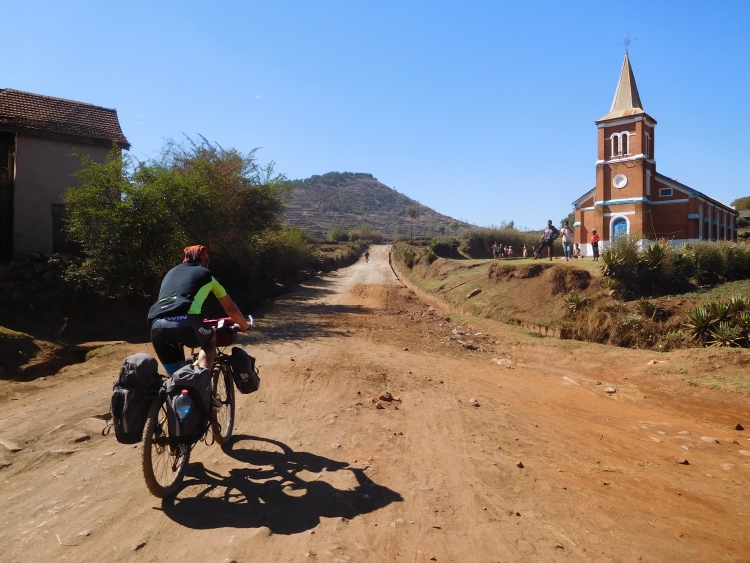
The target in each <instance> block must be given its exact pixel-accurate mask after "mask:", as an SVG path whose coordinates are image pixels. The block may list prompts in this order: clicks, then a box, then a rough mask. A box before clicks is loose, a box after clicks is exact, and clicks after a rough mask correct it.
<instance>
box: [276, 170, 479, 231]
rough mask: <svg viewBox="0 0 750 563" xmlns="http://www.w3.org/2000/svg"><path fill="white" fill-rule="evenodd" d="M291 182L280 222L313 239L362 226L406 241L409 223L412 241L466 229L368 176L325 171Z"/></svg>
mask: <svg viewBox="0 0 750 563" xmlns="http://www.w3.org/2000/svg"><path fill="white" fill-rule="evenodd" d="M293 183H294V184H296V187H295V188H294V189H292V190H291V191H290V192H289V193H288V194H287V202H286V208H285V209H284V212H283V214H282V216H281V219H282V221H283V222H284V223H287V224H290V225H295V226H297V227H300V228H301V229H303V230H304V231H305V232H307V233H308V234H310V235H313V236H315V237H318V238H325V236H326V233H328V231H330V230H331V229H332V228H339V229H341V230H343V231H349V230H351V229H355V228H358V227H360V226H362V225H367V226H368V227H370V228H372V229H374V230H376V231H379V232H381V233H383V235H385V236H386V237H389V238H392V237H395V236H396V235H399V234H401V235H404V236H407V237H408V236H409V235H410V227H411V226H412V223H413V230H414V236H415V237H432V236H435V235H438V234H449V233H455V232H459V231H461V230H464V229H466V228H469V227H471V225H470V224H469V223H465V222H461V221H456V220H455V219H453V218H452V217H448V216H447V215H443V214H441V213H438V212H437V211H435V210H434V209H431V208H429V207H427V206H426V205H422V204H421V203H419V202H418V201H416V200H414V199H411V198H410V197H407V196H405V195H403V194H401V193H399V192H397V191H396V190H394V189H393V188H389V187H388V186H386V185H385V184H382V183H380V182H378V180H377V178H375V177H374V176H373V175H372V174H362V173H353V172H329V173H327V174H323V175H322V176H318V175H315V176H311V177H310V178H307V179H305V180H297V181H295V182H293ZM409 207H414V208H416V216H415V217H414V218H413V220H412V219H411V218H410V217H409V216H408V214H407V210H408V208H409Z"/></svg>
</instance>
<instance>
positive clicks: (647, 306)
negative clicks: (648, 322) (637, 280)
mask: <svg viewBox="0 0 750 563" xmlns="http://www.w3.org/2000/svg"><path fill="white" fill-rule="evenodd" d="M634 308H635V310H636V312H638V314H640V315H643V316H644V317H648V318H649V319H652V318H654V315H656V311H657V307H656V305H654V304H653V303H652V302H651V301H649V300H648V299H639V300H638V301H636V302H635V305H634Z"/></svg>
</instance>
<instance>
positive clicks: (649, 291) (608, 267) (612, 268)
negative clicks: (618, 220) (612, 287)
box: [601, 237, 750, 295]
mask: <svg viewBox="0 0 750 563" xmlns="http://www.w3.org/2000/svg"><path fill="white" fill-rule="evenodd" d="M601 259H602V273H603V275H604V276H605V279H608V280H613V281H614V283H615V284H616V285H617V286H618V287H620V288H622V289H624V290H626V291H628V292H631V293H633V294H635V295H663V294H665V293H669V292H672V291H676V290H686V289H688V288H689V287H690V286H691V284H692V282H693V281H695V283H698V284H700V285H706V284H714V283H717V282H720V281H729V280H737V279H746V278H750V247H748V246H747V245H742V244H737V243H734V242H728V241H725V242H720V243H715V242H698V243H690V244H685V245H683V246H681V247H679V248H674V247H672V246H671V245H664V246H661V245H659V244H657V243H651V244H649V245H648V246H647V247H645V248H644V249H642V250H639V249H638V246H637V240H636V238H635V237H621V238H620V239H618V240H617V241H616V242H614V243H613V244H611V245H610V246H608V247H607V248H606V249H605V250H604V252H602V255H601Z"/></svg>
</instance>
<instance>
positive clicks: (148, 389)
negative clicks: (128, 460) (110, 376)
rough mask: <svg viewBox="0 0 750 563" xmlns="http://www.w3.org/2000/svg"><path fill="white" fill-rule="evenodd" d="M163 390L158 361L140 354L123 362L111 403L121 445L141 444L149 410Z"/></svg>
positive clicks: (114, 424)
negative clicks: (160, 388)
mask: <svg viewBox="0 0 750 563" xmlns="http://www.w3.org/2000/svg"><path fill="white" fill-rule="evenodd" d="M160 386H161V376H160V375H159V364H158V363H157V361H156V359H155V358H153V357H152V356H149V355H148V354H144V353H142V352H140V353H138V354H133V355H132V356H128V357H127V358H125V360H123V362H122V366H121V367H120V376H119V377H118V378H117V379H116V380H115V382H114V384H113V385H112V396H111V397H110V401H109V409H110V412H111V413H112V426H113V427H114V429H115V438H117V441H118V442H120V443H121V444H136V443H138V442H140V441H141V437H142V435H143V426H144V425H145V424H146V417H147V416H148V409H149V407H150V406H151V402H152V401H153V399H154V398H155V397H156V395H157V394H158V391H159V387H160Z"/></svg>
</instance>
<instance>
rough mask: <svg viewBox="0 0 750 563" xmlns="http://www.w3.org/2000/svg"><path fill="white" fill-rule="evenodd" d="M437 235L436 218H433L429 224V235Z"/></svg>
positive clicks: (430, 236) (429, 236)
mask: <svg viewBox="0 0 750 563" xmlns="http://www.w3.org/2000/svg"><path fill="white" fill-rule="evenodd" d="M434 236H435V220H434V219H433V220H431V221H430V223H429V224H428V225H427V237H428V238H432V237H434Z"/></svg>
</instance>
